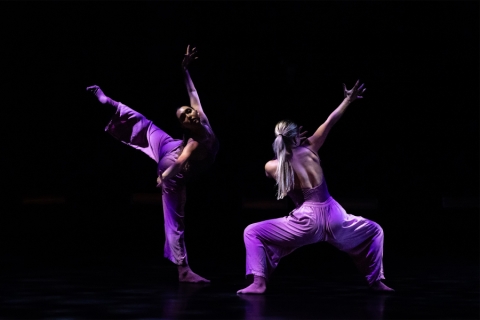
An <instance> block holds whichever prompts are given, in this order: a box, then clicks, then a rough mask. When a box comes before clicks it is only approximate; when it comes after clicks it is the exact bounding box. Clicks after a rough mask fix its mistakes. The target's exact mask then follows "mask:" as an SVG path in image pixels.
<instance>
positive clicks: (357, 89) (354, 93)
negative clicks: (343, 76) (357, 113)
mask: <svg viewBox="0 0 480 320" xmlns="http://www.w3.org/2000/svg"><path fill="white" fill-rule="evenodd" d="M364 85H365V84H364V83H362V84H361V85H360V80H357V82H356V83H355V85H354V86H353V88H352V89H350V90H348V89H347V87H346V86H345V83H344V84H343V96H344V97H345V98H348V99H350V101H354V100H355V99H357V98H358V99H362V98H363V96H362V94H363V93H364V92H365V90H367V88H364V87H363V86H364Z"/></svg>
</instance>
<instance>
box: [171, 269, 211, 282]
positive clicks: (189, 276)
mask: <svg viewBox="0 0 480 320" xmlns="http://www.w3.org/2000/svg"><path fill="white" fill-rule="evenodd" d="M178 281H179V282H189V283H209V282H210V280H207V279H205V278H203V277H200V276H199V275H198V274H196V273H195V272H193V271H192V269H190V267H189V266H178Z"/></svg>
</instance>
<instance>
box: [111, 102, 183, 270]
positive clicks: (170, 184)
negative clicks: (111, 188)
mask: <svg viewBox="0 0 480 320" xmlns="http://www.w3.org/2000/svg"><path fill="white" fill-rule="evenodd" d="M105 131H107V132H108V133H110V134H111V135H112V136H113V137H115V138H116V139H118V140H120V141H121V142H123V143H125V144H127V145H129V146H131V147H133V148H135V149H138V150H140V151H142V152H144V153H145V154H147V155H148V156H149V157H150V158H152V159H153V160H155V162H157V164H158V172H157V173H158V174H159V175H160V174H161V173H162V172H163V171H165V170H166V169H167V168H168V167H169V166H170V165H172V164H173V163H174V162H175V161H176V159H177V158H178V156H179V155H180V153H181V151H182V140H178V139H173V138H172V137H170V136H169V135H168V134H167V133H165V132H164V131H163V130H161V129H160V128H158V127H157V126H155V125H154V124H153V123H152V121H150V120H148V119H146V118H145V117H144V116H143V115H141V114H140V113H138V112H136V111H134V110H132V109H131V108H129V107H127V106H126V105H124V104H122V103H119V104H118V107H117V110H116V112H115V114H114V116H113V117H112V119H111V120H110V122H109V123H108V125H107V127H106V128H105ZM184 178H185V177H184V175H183V174H182V173H179V174H177V175H176V176H175V177H174V178H172V179H169V180H166V181H164V182H163V184H162V202H163V217H164V224H165V247H164V257H165V258H167V259H169V260H170V261H172V262H173V263H175V264H176V265H185V264H188V260H187V251H186V249H185V241H184V208H185V200H186V193H185V179H184Z"/></svg>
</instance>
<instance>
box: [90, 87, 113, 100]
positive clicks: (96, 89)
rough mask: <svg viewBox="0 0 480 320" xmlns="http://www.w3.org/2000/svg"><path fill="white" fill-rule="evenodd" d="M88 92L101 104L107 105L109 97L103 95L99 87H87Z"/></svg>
mask: <svg viewBox="0 0 480 320" xmlns="http://www.w3.org/2000/svg"><path fill="white" fill-rule="evenodd" d="M87 91H89V92H92V93H93V94H94V95H95V96H96V97H97V99H98V101H100V103H101V104H105V103H107V101H108V97H107V96H106V95H105V93H103V91H102V89H100V87H99V86H97V85H93V86H90V87H87Z"/></svg>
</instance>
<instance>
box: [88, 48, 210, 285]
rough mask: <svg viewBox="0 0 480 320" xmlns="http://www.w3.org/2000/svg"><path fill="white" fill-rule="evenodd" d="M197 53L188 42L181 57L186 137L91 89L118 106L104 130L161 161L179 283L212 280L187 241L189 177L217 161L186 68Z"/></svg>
mask: <svg viewBox="0 0 480 320" xmlns="http://www.w3.org/2000/svg"><path fill="white" fill-rule="evenodd" d="M195 53H196V51H195V48H193V49H192V50H190V46H188V47H187V53H186V54H185V56H184V59H183V61H182V68H183V72H184V76H185V83H186V86H187V91H188V94H189V96H190V106H182V107H180V108H178V109H177V113H176V115H177V118H178V120H179V121H180V124H181V127H182V129H183V131H184V136H183V139H173V138H172V137H170V135H168V134H167V133H165V132H164V131H163V130H162V129H160V128H158V127H157V126H155V125H154V124H153V123H152V121H150V120H148V119H146V118H145V117H144V116H143V115H141V114H140V113H138V112H136V111H134V110H132V109H131V108H129V107H127V106H126V105H124V104H122V103H121V102H117V101H114V100H112V99H111V98H109V97H107V96H106V95H105V94H104V93H103V91H102V90H101V89H100V87H98V86H96V85H95V86H91V87H88V88H87V90H88V91H90V92H92V93H94V94H95V96H96V97H97V98H98V100H99V101H100V102H101V103H102V104H105V105H110V106H112V107H113V108H114V109H115V114H114V116H113V118H112V119H111V120H110V122H109V123H108V125H107V127H106V128H105V131H107V132H108V133H110V134H111V135H112V136H113V137H115V138H116V139H118V140H120V141H121V142H123V143H125V144H127V145H129V146H131V147H133V148H135V149H138V150H140V151H142V152H144V153H145V154H147V155H148V156H149V157H150V158H152V159H153V160H155V161H156V162H157V164H158V170H157V175H158V178H157V187H159V188H161V189H162V203H163V216H164V224H165V247H164V256H165V258H167V259H169V260H170V261H172V262H173V263H174V264H176V265H177V267H178V279H179V281H180V282H210V281H209V280H207V279H205V278H203V277H201V276H199V275H197V274H196V273H194V272H193V271H192V270H191V269H190V267H189V263H188V259H187V251H186V248H185V240H184V208H185V201H186V193H185V184H186V181H187V180H188V178H190V177H192V175H195V174H196V173H198V172H200V171H202V170H204V169H206V168H208V167H209V166H210V165H211V164H212V163H213V162H214V160H215V157H216V154H217V152H218V146H219V144H218V140H217V138H216V137H215V134H214V133H213V131H212V128H211V126H210V123H209V121H208V119H207V116H206V115H205V113H204V112H203V109H202V106H201V104H200V99H199V98H198V94H197V91H196V89H195V86H194V85H193V82H192V80H191V78H190V75H189V72H188V70H187V67H188V65H189V63H190V62H191V61H192V60H193V59H196V57H194V55H195Z"/></svg>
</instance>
